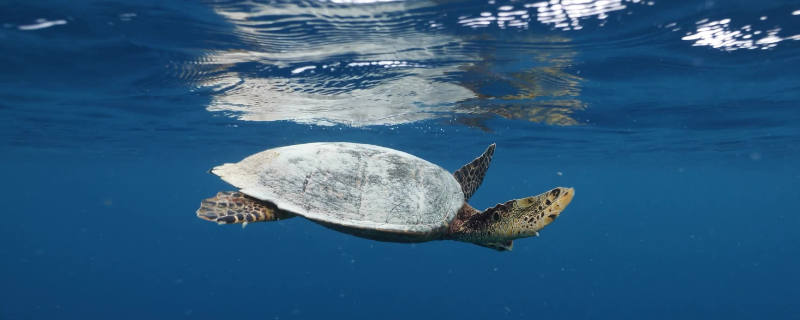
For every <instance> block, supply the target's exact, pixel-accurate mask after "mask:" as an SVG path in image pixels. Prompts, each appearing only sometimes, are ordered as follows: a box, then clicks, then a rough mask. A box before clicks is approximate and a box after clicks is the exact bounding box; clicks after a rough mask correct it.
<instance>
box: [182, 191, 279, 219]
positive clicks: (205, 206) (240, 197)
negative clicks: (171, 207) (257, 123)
mask: <svg viewBox="0 0 800 320" xmlns="http://www.w3.org/2000/svg"><path fill="white" fill-rule="evenodd" d="M197 217H198V218H200V219H204V220H208V221H214V222H216V223H218V224H234V223H242V224H243V225H242V228H244V226H246V225H247V224H248V223H250V222H262V221H275V220H283V219H288V218H292V217H294V215H292V214H290V213H287V212H285V211H283V210H280V209H278V207H277V206H275V205H273V204H271V203H268V202H264V201H260V200H257V199H254V198H251V197H248V196H246V195H244V194H243V193H241V192H235V191H222V192H219V193H217V195H216V196H215V197H213V198H208V199H205V200H203V201H202V202H200V209H197Z"/></svg>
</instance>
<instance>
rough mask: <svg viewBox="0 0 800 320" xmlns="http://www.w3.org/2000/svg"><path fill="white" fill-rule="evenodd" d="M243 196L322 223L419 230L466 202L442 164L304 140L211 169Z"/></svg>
mask: <svg viewBox="0 0 800 320" xmlns="http://www.w3.org/2000/svg"><path fill="white" fill-rule="evenodd" d="M212 172H213V173H215V174H217V175H219V176H220V177H221V178H222V179H223V180H225V181H227V182H228V183H230V184H232V185H234V186H236V187H238V188H241V192H243V193H245V194H247V195H248V196H251V197H254V198H258V199H261V200H265V201H270V202H273V203H275V204H276V205H277V206H278V207H279V208H281V209H284V210H287V211H291V212H294V213H297V214H299V215H302V216H304V217H306V218H308V219H312V220H318V221H322V222H325V223H333V224H337V225H343V226H352V227H358V228H372V229H376V230H388V231H400V232H410V233H425V232H431V231H432V230H437V229H441V230H444V229H445V228H443V227H444V226H447V225H448V224H449V223H450V221H452V220H453V218H454V217H455V215H456V213H457V211H458V210H459V209H460V208H461V206H462V204H463V203H464V196H463V193H462V191H461V187H460V185H459V184H458V181H456V180H455V178H453V176H452V175H451V174H450V173H449V172H448V171H446V170H444V169H442V168H441V167H439V166H437V165H434V164H432V163H430V162H428V161H425V160H423V159H420V158H417V157H415V156H413V155H410V154H407V153H404V152H400V151H397V150H392V149H388V148H383V147H378V146H373V145H365V144H355V143H309V144H302V145H293V146H287V147H281V148H275V149H270V150H266V151H263V152H260V153H257V154H254V155H252V156H250V157H247V158H245V159H244V160H242V161H241V162H239V163H235V164H225V165H222V166H219V167H216V168H214V169H213V170H212Z"/></svg>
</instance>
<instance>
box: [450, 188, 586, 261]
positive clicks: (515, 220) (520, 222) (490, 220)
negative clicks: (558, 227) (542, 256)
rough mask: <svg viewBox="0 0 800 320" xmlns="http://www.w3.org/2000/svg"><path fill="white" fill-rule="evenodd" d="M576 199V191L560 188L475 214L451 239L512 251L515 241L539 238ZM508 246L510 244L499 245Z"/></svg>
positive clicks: (454, 232)
mask: <svg viewBox="0 0 800 320" xmlns="http://www.w3.org/2000/svg"><path fill="white" fill-rule="evenodd" d="M574 196H575V189H572V188H562V187H559V188H555V189H553V190H550V191H547V192H545V193H542V194H540V195H537V196H533V197H527V198H522V199H516V200H511V201H508V202H506V203H502V204H498V205H496V206H494V207H492V208H489V209H486V210H484V211H483V212H480V213H477V214H473V215H471V216H470V217H469V218H468V219H465V220H466V221H464V223H463V224H462V225H461V226H460V227H459V228H458V229H456V230H451V232H450V235H449V236H450V237H451V238H452V239H454V240H458V241H464V242H471V243H474V244H478V245H481V246H484V247H490V248H492V249H495V250H498V251H510V250H509V249H511V245H510V244H511V240H514V239H520V238H527V237H535V236H538V235H539V231H540V230H542V229H544V227H546V226H547V225H549V224H550V223H552V222H553V221H554V220H555V219H556V218H558V216H559V215H560V214H561V212H562V211H564V209H565V208H566V207H567V205H569V203H570V202H571V201H572V198H573V197H574ZM505 243H507V244H509V245H508V246H500V247H498V246H497V244H505ZM501 249H505V250H501Z"/></svg>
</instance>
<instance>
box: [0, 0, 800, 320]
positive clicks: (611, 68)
mask: <svg viewBox="0 0 800 320" xmlns="http://www.w3.org/2000/svg"><path fill="white" fill-rule="evenodd" d="M501 2H502V1H498V4H497V5H493V7H496V6H499V5H502V4H503V3H501ZM230 5H232V6H235V5H237V2H235V1H234V2H231V3H230ZM209 6H210V4H208V3H193V2H168V3H167V2H164V3H162V2H160V1H150V2H146V1H142V2H140V1H128V2H124V1H109V2H98V1H69V2H67V1H40V2H37V3H35V4H33V3H29V2H24V1H0V23H4V24H7V26H4V27H3V29H0V177H2V180H0V218H2V221H3V222H2V223H0V243H1V244H0V319H87V320H88V319H183V318H186V319H252V318H259V319H344V318H348V319H404V320H405V319H489V318H490V319H670V320H672V319H798V318H800V307H798V304H797V301H800V288H799V287H798V284H799V283H800V275H799V274H798V272H797V270H798V265H800V259H798V254H800V252H798V246H800V234H798V232H797V230H798V227H800V215H798V208H799V207H800V198H798V196H797V192H798V190H800V170H798V169H797V167H798V163H800V161H799V160H800V152H799V151H800V125H798V123H800V122H799V121H800V110H799V109H798V105H800V104H798V103H800V99H798V98H797V92H798V90H800V89H798V88H800V77H798V73H797V72H798V71H797V70H800V59H798V58H797V57H798V56H800V50H799V48H800V46H799V45H798V44H799V43H800V41H793V40H784V41H781V42H780V43H779V44H778V46H777V47H775V48H772V49H771V50H760V49H758V50H740V51H735V52H722V51H720V50H716V49H713V48H709V47H693V46H691V42H687V41H683V40H681V37H682V36H683V31H682V32H671V31H665V29H663V28H661V27H659V26H658V25H662V26H663V25H664V24H666V23H670V22H676V23H677V25H678V26H680V27H683V28H686V30H685V31H688V30H689V29H691V28H692V27H693V26H694V25H696V21H698V20H701V19H705V18H709V19H712V20H716V19H724V18H731V19H732V20H733V21H734V22H736V23H739V24H737V26H741V25H745V24H753V25H757V24H761V25H757V26H755V27H754V28H762V29H763V28H771V27H774V26H779V27H781V28H782V31H781V33H780V35H781V36H784V37H786V36H791V35H795V34H800V16H796V15H795V16H793V15H791V12H793V11H794V10H800V3H798V2H796V1H795V2H791V1H771V2H769V1H763V2H759V3H757V4H755V3H752V2H749V1H721V2H718V3H716V4H714V3H710V2H705V3H696V2H693V1H680V2H670V3H666V2H665V3H661V2H657V3H656V4H655V5H654V6H639V7H635V8H636V9H635V10H634V11H633V14H632V15H627V14H626V12H625V11H621V12H616V13H610V14H609V15H610V18H608V23H607V25H606V26H604V27H602V28H601V27H600V26H599V25H598V23H597V22H596V21H595V22H587V23H586V27H585V28H584V29H583V30H581V31H579V32H571V33H565V32H563V31H558V30H550V29H549V27H547V26H541V25H538V26H537V25H535V24H532V29H531V30H530V31H524V32H517V33H513V32H510V31H508V30H499V29H497V28H488V29H486V30H483V31H474V30H468V29H464V28H461V29H459V28H450V29H445V30H444V31H441V32H444V33H449V34H452V35H457V36H464V37H469V36H473V37H477V38H480V39H483V40H474V39H473V40H470V41H466V42H465V44H464V48H465V49H464V50H473V49H475V48H479V49H481V50H486V51H491V50H492V49H496V51H497V52H494V53H493V54H497V56H502V57H504V58H503V59H510V60H505V62H504V63H498V64H497V65H495V66H494V67H496V69H497V70H495V71H497V72H498V73H502V72H504V71H502V70H504V69H503V68H505V70H506V71H509V70H510V71H509V72H511V71H514V70H515V68H519V69H522V68H523V67H522V65H529V64H532V62H530V61H528V60H525V59H527V58H525V59H522V58H520V57H528V56H527V55H528V54H531V52H536V53H544V54H547V53H552V52H560V51H561V50H565V49H564V48H563V47H562V46H564V44H563V43H561V42H552V43H550V42H546V43H544V44H535V45H530V46H529V47H525V44H523V43H518V42H514V41H515V40H514V39H515V38H514V37H519V36H520V34H522V35H525V34H526V33H525V32H530V34H533V35H535V36H542V35H547V36H549V35H558V36H569V37H571V39H572V40H571V42H569V44H570V45H571V46H572V47H570V48H569V50H573V51H575V52H577V53H576V54H577V57H576V58H575V62H574V63H572V64H570V65H569V66H567V67H565V69H566V71H567V72H569V73H571V74H580V76H581V77H583V78H584V79H585V81H584V82H583V83H582V87H581V90H582V91H581V94H580V96H579V97H578V99H581V100H582V101H584V102H586V103H587V104H588V105H589V107H587V108H586V109H585V110H579V111H576V112H575V113H574V114H572V116H573V117H574V118H575V119H576V120H577V121H579V122H580V123H581V124H583V125H580V126H557V125H550V124H546V123H536V122H529V121H523V120H519V119H518V120H509V119H504V118H499V117H493V118H491V117H490V118H488V119H484V120H482V121H483V125H485V126H486V127H488V128H491V131H481V130H477V129H474V128H468V127H467V126H464V125H460V124H454V123H452V122H450V121H445V120H441V119H436V120H426V121H422V122H418V123H412V124H405V125H397V126H374V127H366V128H352V127H347V126H341V125H338V126H333V127H325V126H315V125H305V124H296V123H293V122H290V121H278V122H245V121H239V120H236V119H234V118H229V117H220V116H218V115H217V114H214V113H210V112H208V111H206V110H205V106H206V105H207V104H208V103H209V101H210V100H211V99H212V97H213V95H214V94H217V93H215V92H213V91H203V90H200V91H193V90H191V89H192V88H193V86H194V84H193V83H191V81H189V80H192V79H188V80H187V79H184V78H181V77H179V76H177V74H179V73H180V71H175V70H172V69H170V68H164V67H163V66H164V64H169V63H172V62H174V61H188V62H187V63H191V62H193V61H195V60H196V59H198V57H202V56H203V54H204V52H205V51H212V50H217V49H219V50H234V49H248V50H256V51H257V50H260V49H259V48H258V46H257V45H256V44H253V43H250V42H242V41H240V40H239V39H238V38H236V37H235V36H234V35H233V34H232V33H231V32H230V31H229V29H230V25H229V24H228V22H226V21H225V20H224V19H223V18H222V17H220V16H219V15H217V14H215V13H214V12H213V11H211V10H210V9H209ZM487 6H488V5H486V3H485V2H483V1H468V2H463V3H462V2H444V3H443V4H441V5H440V6H439V7H435V8H434V9H430V10H428V11H425V10H423V11H425V12H429V11H431V12H432V11H436V10H439V11H442V12H444V11H447V10H462V11H465V12H466V11H469V12H472V13H479V12H481V11H483V10H486V9H485V8H484V7H487ZM489 7H492V6H489ZM632 8H633V7H632ZM128 12H135V13H137V16H136V17H135V18H133V20H132V21H130V22H126V23H123V22H121V21H119V19H120V18H119V15H120V14H122V13H128ZM415 14H419V12H416V13H415ZM455 16H457V15H451V16H450V18H446V19H445V21H444V23H445V24H446V25H447V21H448V20H447V19H453V20H454V19H455V18H456V17H455ZM761 16H770V18H769V20H766V22H765V21H762V20H760V19H759V17H761ZM37 18H47V19H50V20H53V19H71V20H69V22H68V23H67V24H66V25H59V26H54V27H51V28H46V29H41V30H38V31H36V32H25V31H20V30H18V29H17V28H16V27H17V26H18V25H22V24H31V23H33V21H34V20H35V19H37ZM426 19H427V18H426ZM421 20H425V19H421ZM595 20H597V19H595ZM109 22H114V23H113V24H109ZM451 22H452V21H451ZM451 25H457V23H456V22H452V23H451ZM481 32H483V33H484V34H485V35H488V36H487V37H485V39H484V38H481V37H478V36H480V35H482V34H480V33H481ZM515 32H516V31H515ZM476 35H477V36H476ZM492 37H494V38H492ZM204 50H205V51H204ZM514 57H516V58H514ZM349 58H351V59H354V60H357V59H356V58H358V57H349ZM337 59H345V60H346V59H348V57H337ZM514 59H519V60H514ZM501 60H502V59H501ZM317 62H318V64H322V63H325V62H324V61H317ZM299 65H300V66H302V64H299ZM293 66H294V65H293ZM258 67H259V66H255V65H252V64H247V63H245V64H240V65H236V68H239V69H242V72H243V73H249V74H252V75H254V76H255V77H269V76H271V75H273V74H264V72H262V71H261V70H260V69H259V70H256V69H258ZM288 70H291V69H285V70H282V71H280V70H279V71H275V72H283V73H287V72H288ZM498 70H500V71H498ZM212 75H213V74H212ZM336 75H337V74H334V76H336ZM345 75H346V74H345ZM298 77H299V76H298ZM545 98H547V97H545ZM478 104H480V103H478ZM456 116H457V117H465V116H463V115H456ZM311 141H351V142H362V143H372V144H379V145H382V146H387V147H393V148H396V149H399V150H402V151H406V152H410V153H413V154H415V155H417V156H419V157H422V158H424V159H427V160H429V161H431V162H434V163H436V164H439V165H441V166H443V167H444V168H446V169H447V170H450V171H454V170H456V169H458V168H459V167H460V166H462V165H463V164H465V163H467V162H468V161H470V160H471V159H473V158H474V157H476V156H478V155H479V154H480V153H481V152H482V151H483V150H484V149H485V147H486V146H487V145H488V144H490V143H494V142H496V143H498V146H497V151H496V153H495V157H494V160H493V163H492V166H491V169H490V170H489V172H488V175H487V177H486V179H485V180H484V183H483V186H482V187H481V188H480V190H479V191H478V192H477V194H476V195H475V196H474V197H473V198H472V200H471V201H470V203H471V204H472V205H473V206H474V207H476V208H478V209H482V208H486V207H490V206H493V205H495V204H496V203H498V202H504V201H506V200H510V199H515V198H520V197H525V196H531V195H536V194H539V193H541V192H544V191H546V190H549V189H550V188H553V187H556V186H565V187H574V188H575V189H576V196H575V199H574V200H573V202H572V204H570V206H569V207H568V208H567V209H566V210H565V211H564V213H563V214H562V215H561V217H560V218H559V219H558V221H557V222H555V223H554V224H552V225H550V226H548V227H547V228H546V229H544V230H543V231H542V232H541V237H538V238H531V239H522V240H517V241H516V242H515V247H514V251H513V252H511V253H498V252H495V251H492V250H488V249H485V248H481V247H478V246H473V245H468V244H462V243H456V242H432V243H425V244H418V245H406V244H389V243H380V242H374V241H368V240H363V239H358V238H354V237H351V236H347V235H343V234H340V233H336V232H333V231H330V230H328V229H325V228H323V227H320V226H317V225H315V224H313V223H311V222H309V221H306V220H303V219H291V220H286V221H282V222H277V223H257V224H251V225H248V227H247V228H245V229H244V230H242V229H241V228H240V227H239V226H238V225H235V226H217V225H215V224H212V223H208V222H206V221H203V220H200V219H198V218H196V217H195V213H194V211H195V210H196V209H197V207H198V205H199V202H200V200H202V199H205V198H208V197H211V196H213V195H214V194H216V192H217V191H222V190H230V189H231V187H230V186H228V185H227V184H225V183H224V182H223V181H221V180H220V179H218V178H217V177H215V176H213V175H211V174H208V173H207V170H208V169H210V168H211V167H213V166H216V165H219V164H222V163H225V162H235V161H239V160H241V159H242V158H244V157H246V156H248V155H250V154H252V153H255V152H258V151H261V150H264V149H267V148H272V147H278V146H284V145H288V144H294V143H303V142H311ZM559 173H561V174H559Z"/></svg>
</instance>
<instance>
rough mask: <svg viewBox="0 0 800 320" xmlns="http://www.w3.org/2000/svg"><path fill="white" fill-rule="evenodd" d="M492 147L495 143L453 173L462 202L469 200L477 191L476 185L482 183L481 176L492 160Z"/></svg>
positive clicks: (478, 185)
mask: <svg viewBox="0 0 800 320" xmlns="http://www.w3.org/2000/svg"><path fill="white" fill-rule="evenodd" d="M494 147H495V144H494V143H492V145H490V146H489V148H486V151H484V152H483V154H482V155H481V156H480V157H477V158H475V160H472V162H470V163H467V165H465V166H463V167H461V169H458V171H456V172H454V173H453V177H455V178H456V180H457V181H458V183H459V184H461V191H462V192H463V193H464V202H469V198H471V197H472V195H473V194H475V191H478V187H480V186H481V183H483V177H484V176H485V175H486V171H488V170H489V163H491V162H492V155H493V154H494Z"/></svg>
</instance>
